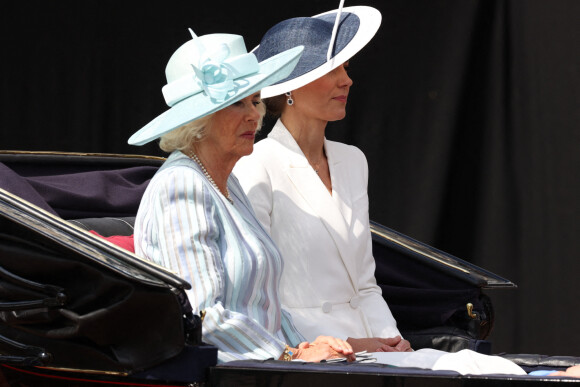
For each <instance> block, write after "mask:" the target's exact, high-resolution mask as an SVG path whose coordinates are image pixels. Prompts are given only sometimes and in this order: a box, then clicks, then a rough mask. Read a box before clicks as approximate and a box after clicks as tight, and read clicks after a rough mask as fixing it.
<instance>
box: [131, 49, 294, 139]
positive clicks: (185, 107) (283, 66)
mask: <svg viewBox="0 0 580 387" xmlns="http://www.w3.org/2000/svg"><path fill="white" fill-rule="evenodd" d="M303 49H304V47H303V46H298V47H294V48H292V49H289V50H286V51H284V52H281V53H280V54H278V55H275V56H273V57H271V58H268V59H266V60H264V61H262V62H260V63H259V66H260V70H259V71H258V72H257V73H254V74H251V75H249V76H246V77H243V78H239V79H236V80H235V81H234V84H235V85H236V88H235V92H234V94H233V95H232V96H231V97H229V98H226V99H225V100H224V101H221V102H216V101H215V100H212V99H211V98H209V97H208V96H206V95H205V93H204V92H201V93H197V94H195V95H193V96H191V97H189V98H186V99H184V100H182V101H179V102H178V103H176V104H175V105H173V107H171V108H170V109H169V110H166V111H165V112H163V113H162V114H160V115H159V116H157V117H156V118H155V119H154V120H153V121H151V122H149V123H148V124H147V125H145V126H144V127H143V128H141V129H140V130H139V131H137V132H136V133H135V134H133V135H132V136H131V137H130V138H129V141H128V143H129V144H131V145H144V144H147V143H148V142H151V141H153V140H155V139H157V138H159V137H161V136H163V135H164V134H166V133H169V132H170V131H172V130H173V129H176V128H178V127H180V126H182V125H184V124H187V123H188V122H191V121H193V120H196V119H199V118H202V117H204V116H207V115H209V114H212V113H215V112H217V111H218V110H221V109H223V108H225V107H228V106H229V105H231V104H233V103H235V102H237V101H239V100H241V99H244V98H246V97H248V96H250V95H252V94H254V93H256V92H258V91H260V90H262V89H263V88H264V87H266V86H268V85H271V84H273V83H276V82H278V81H279V80H281V79H284V78H286V77H287V76H288V75H289V74H290V73H291V72H292V70H293V69H294V67H295V66H296V64H297V63H298V60H299V59H300V55H301V54H302V51H303Z"/></svg>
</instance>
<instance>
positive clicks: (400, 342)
mask: <svg viewBox="0 0 580 387" xmlns="http://www.w3.org/2000/svg"><path fill="white" fill-rule="evenodd" d="M346 341H347V342H348V343H349V344H350V345H351V346H352V348H353V350H354V351H355V352H361V351H367V352H412V351H413V349H412V348H411V343H409V342H408V341H407V340H405V339H403V338H401V336H395V337H388V338H382V337H370V338H361V339H353V338H352V337H349V338H348V339H347V340H346Z"/></svg>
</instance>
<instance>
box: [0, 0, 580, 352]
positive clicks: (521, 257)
mask: <svg viewBox="0 0 580 387" xmlns="http://www.w3.org/2000/svg"><path fill="white" fill-rule="evenodd" d="M338 2H339V1H338V0H308V1H305V0H293V1H277V0H276V1H274V0H254V1H250V2H244V1H221V2H220V1H206V2H201V1H197V0H189V1H163V2H161V1H152V2H137V1H122V0H83V1H76V0H75V1H73V0H58V1H19V2H8V3H5V4H3V5H2V6H1V7H2V11H1V14H2V17H1V20H2V22H1V24H0V28H1V30H0V33H1V35H0V36H1V41H2V47H1V50H2V59H1V64H0V69H1V74H2V78H1V82H2V83H1V88H0V149H18V150H52V151H79V152H108V153H138V154H153V155H161V153H160V151H159V150H158V149H157V147H156V145H148V146H145V147H142V148H139V147H132V146H129V145H127V144H126V141H127V138H128V137H129V136H130V135H131V134H132V133H133V132H134V131H136V130H137V129H139V128H140V127H141V126H143V125H144V124H145V123H147V122H148V121H149V120H150V119H152V118H153V117H154V116H156V115H157V114H159V113H161V112H162V111H163V110H165V109H166V107H165V106H164V103H163V98H162V96H161V87H162V86H163V85H164V84H165V80H164V68H165V64H166V61H167V60H168V59H169V56H170V55H171V53H172V52H173V51H174V50H175V49H176V48H177V47H178V46H179V45H180V44H182V43H183V42H185V41H186V40H187V39H188V38H189V34H188V32H187V28H188V27H191V28H193V29H194V30H195V31H196V33H197V34H198V35H203V34H207V33H212V32H228V33H237V34H241V35H243V36H244V37H245V38H246V44H247V46H248V48H252V47H254V46H255V45H256V44H257V43H258V41H259V38H260V36H261V34H262V33H263V32H265V30H266V29H267V28H269V27H270V26H271V25H273V24H274V23H276V22H278V21H280V20H282V19H285V18H288V17H292V16H307V15H313V14H316V13H319V12H323V11H326V10H329V9H332V8H336V6H337V5H338ZM358 4H361V3H360V2H356V3H355V2H354V1H346V5H358ZM364 4H366V5H372V6H375V7H377V8H378V9H379V10H380V11H381V12H382V14H383V24H382V26H381V29H380V30H379V33H378V34H377V36H376V37H375V39H374V40H373V41H372V42H371V43H370V44H369V46H367V47H366V48H365V49H364V50H363V51H362V52H361V53H359V54H358V55H357V56H356V57H355V59H354V60H353V61H352V62H351V75H352V77H353V79H354V82H355V83H354V87H353V89H352V91H351V97H350V98H349V105H348V116H347V118H346V119H345V120H343V121H341V122H337V123H333V124H331V125H329V128H328V131H327V135H328V137H329V138H331V139H335V140H339V141H343V142H347V143H350V144H354V145H356V146H358V147H360V148H361V149H362V150H363V151H364V152H365V154H366V155H367V158H368V161H369V165H370V171H371V180H370V183H369V194H370V199H371V218H372V219H373V220H376V221H378V222H380V223H382V224H385V225H387V226H389V227H392V228H394V229H396V230H398V231H400V232H403V233H405V234H408V235H410V236H412V237H414V238H417V239H419V240H421V241H423V242H426V243H429V244H432V245H434V246H436V247H438V248H440V249H442V250H445V251H447V252H450V253H452V254H454V255H456V256H458V257H461V258H463V259H466V260H468V261H471V262H473V263H475V264H477V265H480V266H483V267H485V268H487V269H489V270H491V271H494V272H496V273H498V274H500V275H502V276H504V277H506V278H508V279H510V280H512V281H514V282H515V283H517V284H518V285H519V287H518V289H516V290H495V291H491V292H488V294H490V295H491V296H492V298H493V299H494V303H495V305H496V308H497V314H498V316H497V322H496V327H495V330H494V332H493V333H492V336H491V339H492V341H493V350H494V352H501V351H507V352H525V353H542V354H550V355H576V356H580V334H579V333H578V325H579V321H580V308H578V304H579V303H578V300H579V296H580V281H579V280H578V277H579V273H580V259H579V258H580V254H579V250H580V242H579V240H580V238H579V236H580V221H579V217H580V204H579V200H578V199H579V198H580V179H579V171H580V152H579V150H580V147H579V146H580V27H579V26H580V23H579V20H580V2H579V1H578V0H543V1H540V0H527V1H518V0H511V1H510V0H480V1H478V0H382V1H379V0H374V1H372V0H368V1H366V3H364ZM266 131H267V130H266Z"/></svg>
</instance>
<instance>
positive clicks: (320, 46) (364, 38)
mask: <svg viewBox="0 0 580 387" xmlns="http://www.w3.org/2000/svg"><path fill="white" fill-rule="evenodd" d="M337 15H339V19H338V20H337ZM336 22H337V23H336ZM335 23H336V26H337V28H336V30H335ZM380 25H381V13H380V12H379V11H378V10H377V9H375V8H372V7H368V6H354V7H344V8H342V9H337V10H333V11H329V12H325V13H322V14H320V15H316V16H312V17H297V18H292V19H287V20H284V21H282V22H280V23H278V24H276V25H275V26H274V27H272V28H270V29H269V30H268V32H266V34H265V35H264V36H263V37H262V40H261V41H260V45H259V46H258V47H256V48H255V49H254V50H252V52H253V53H254V54H256V57H257V58H258V60H265V59H267V58H271V57H273V56H275V55H277V54H279V53H280V52H282V51H284V50H288V49H290V48H292V47H296V46H298V45H303V46H304V52H303V54H302V57H301V58H300V61H299V62H298V64H297V65H296V67H295V68H294V70H293V71H292V73H291V74H290V75H289V76H288V77H286V78H284V79H281V80H280V81H278V82H276V83H274V84H272V85H271V86H269V87H266V88H264V89H262V98H268V97H274V96H276V95H280V94H283V93H286V92H289V91H292V90H296V89H298V88H300V87H302V86H305V85H307V84H309V83H310V82H312V81H315V80H316V79H318V78H320V77H322V76H323V75H325V74H327V73H329V72H330V71H332V70H334V69H335V68H337V67H338V66H340V65H341V64H343V63H344V62H346V61H348V60H349V59H350V58H351V57H352V56H353V55H354V54H356V53H357V52H359V51H360V50H361V49H362V48H363V47H364V46H365V45H366V44H367V43H368V42H369V41H370V40H371V39H372V38H373V36H374V35H375V33H376V32H377V30H378V29H379V26H380ZM333 35H334V36H333ZM333 37H334V40H333ZM330 47H332V49H330V50H329V48H330Z"/></svg>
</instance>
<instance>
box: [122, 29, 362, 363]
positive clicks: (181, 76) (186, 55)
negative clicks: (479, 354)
mask: <svg viewBox="0 0 580 387" xmlns="http://www.w3.org/2000/svg"><path fill="white" fill-rule="evenodd" d="M192 35H193V39H192V40H190V41H188V42H186V43H185V44H183V45H182V46H181V47H180V48H178V49H177V51H175V53H174V54H173V56H172V57H171V58H170V60H169V63H168V64H167V68H166V75H167V81H168V83H167V85H165V86H164V87H163V95H164V97H165V100H166V102H167V104H168V105H169V106H170V109H169V110H167V111H166V112H164V113H163V114H161V115H160V116H158V117H157V118H155V119H154V120H153V121H151V122H150V123H149V124H147V125H146V126H145V127H143V128H142V129H141V130H139V131H138V132H137V133H135V134H134V135H133V136H132V137H131V138H130V139H129V143H130V144H134V145H142V144H145V143H147V142H149V141H152V140H155V139H157V138H161V141H160V147H161V148H162V149H163V150H165V151H167V152H169V153H171V154H170V155H169V157H168V159H167V161H166V162H165V163H164V164H163V166H162V167H161V168H160V169H159V171H158V172H157V173H156V174H155V176H154V177H153V178H152V180H151V182H150V183H149V185H148V187H147V190H146V192H145V194H144V195H143V198H142V201H141V204H140V206H139V210H138V213H137V218H136V221H135V251H136V254H137V255H139V256H141V257H143V258H145V259H148V260H151V261H153V262H155V263H157V264H159V265H161V266H164V267H166V268H169V269H170V270H172V271H173V272H176V273H178V274H179V275H181V276H182V277H184V278H185V279H186V280H188V281H189V282H190V283H191V285H192V288H191V289H189V290H187V295H188V297H189V299H190V302H191V304H192V306H193V308H194V310H195V312H196V313H201V312H202V311H204V312H205V318H204V320H203V331H202V333H203V340H204V342H206V343H210V344H213V345H215V346H216V347H218V361H219V362H226V361H230V360H237V359H268V358H275V359H283V360H292V359H294V358H299V359H304V360H308V361H319V360H321V359H328V358H333V357H342V356H348V357H352V356H353V354H352V349H351V348H350V345H349V344H348V343H345V342H344V341H343V340H341V339H335V338H333V337H321V338H318V339H317V340H316V341H314V343H316V344H317V345H314V346H310V344H309V343H307V342H305V341H304V338H303V337H302V335H301V334H300V333H299V332H298V331H297V330H296V328H295V327H294V325H293V323H292V320H291V318H290V317H289V316H288V314H287V313H286V312H285V311H284V310H282V307H281V304H280V298H279V292H278V283H279V278H280V275H281V272H282V261H281V257H280V253H279V251H278V250H277V248H276V246H275V244H274V242H273V241H272V240H271V238H270V237H269V236H268V234H267V233H266V232H265V231H264V229H263V228H262V227H260V224H259V222H258V220H257V219H256V217H255V215H254V213H253V211H252V208H251V205H250V203H249V201H248V199H247V197H246V196H245V195H244V192H243V191H242V189H241V187H240V185H239V183H238V181H237V180H236V178H235V177H233V176H231V175H230V172H231V171H232V168H233V166H234V164H235V163H236V162H237V160H238V159H239V158H240V157H242V156H244V155H247V154H250V153H251V152H252V149H253V144H254V135H255V132H256V130H257V129H258V128H259V126H260V124H261V120H262V117H263V114H264V112H265V109H264V108H263V107H262V104H261V99H260V89H261V88H262V87H264V86H268V85H270V84H272V83H273V82H276V81H277V80H280V79H283V78H284V77H286V76H287V75H288V74H289V73H290V71H291V70H292V69H293V68H294V66H295V65H296V62H297V61H298V58H299V57H300V54H301V52H302V47H295V48H291V49H289V50H282V51H281V52H280V53H279V54H277V55H275V56H273V57H271V58H268V59H265V60H261V61H258V60H257V59H256V57H255V55H254V54H252V53H247V51H246V47H245V45H244V41H243V38H242V37H241V36H239V35H230V34H210V35H205V36H201V37H197V36H195V34H193V32H192Z"/></svg>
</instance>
